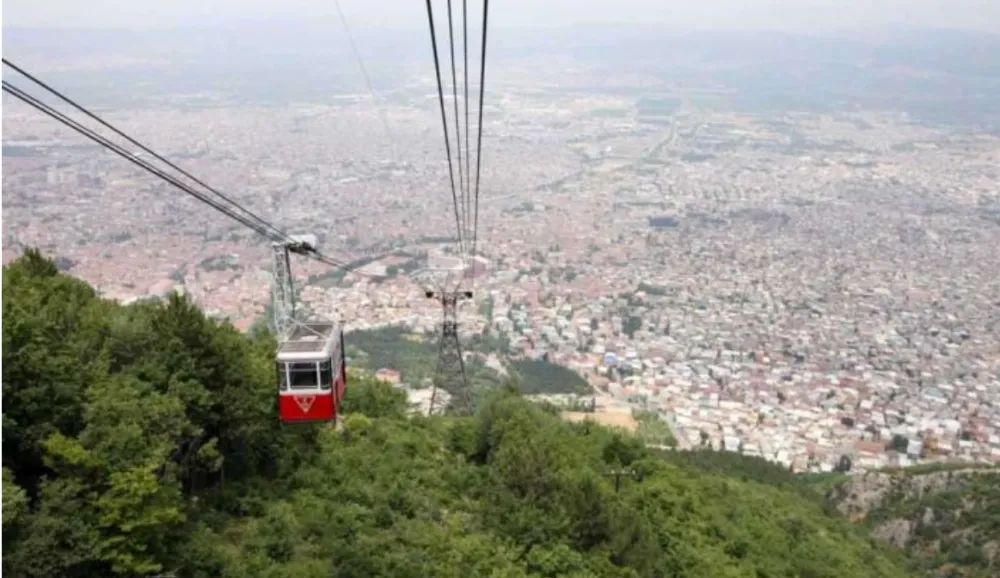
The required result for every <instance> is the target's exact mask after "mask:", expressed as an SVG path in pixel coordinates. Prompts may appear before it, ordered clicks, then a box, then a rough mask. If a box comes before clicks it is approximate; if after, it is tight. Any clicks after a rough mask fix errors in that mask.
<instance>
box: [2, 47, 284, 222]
mask: <svg viewBox="0 0 1000 578" xmlns="http://www.w3.org/2000/svg"><path fill="white" fill-rule="evenodd" d="M3 63H4V64H6V65H7V66H9V67H11V68H13V69H14V70H16V71H17V72H19V73H21V74H22V75H24V76H25V77H26V78H27V79H29V80H31V81H32V82H34V83H35V84H37V85H38V86H40V87H42V88H44V89H45V90H46V91H48V92H50V93H52V94H54V95H55V96H56V97H58V98H59V99H61V100H62V101H64V102H66V103H68V104H69V105H71V106H72V107H73V108H75V109H77V110H79V111H80V112H82V113H83V114H85V115H87V116H89V117H90V118H92V119H94V120H96V121H97V122H99V123H101V124H102V125H103V126H105V127H107V128H109V129H111V130H112V131H114V132H115V134H117V135H119V136H121V137H122V138H124V139H125V140H127V141H128V142H130V143H132V144H133V145H135V146H137V147H139V148H140V149H142V150H143V151H145V152H147V153H149V154H150V155H152V156H153V157H154V158H156V159H157V160H159V161H161V162H163V163H164V164H166V165H167V166H169V167H170V168H172V169H174V170H175V171H177V172H179V173H181V174H182V175H184V176H185V177H187V178H189V179H191V180H192V181H194V182H195V183H197V184H198V185H201V186H202V187H204V188H205V189H207V190H209V191H211V192H212V193H214V194H215V195H218V197H219V198H221V199H222V200H224V201H226V202H228V203H230V204H232V205H233V206H234V207H236V209H238V210H240V211H242V212H243V213H245V215H246V216H247V218H248V219H250V220H252V221H255V222H256V223H258V225H259V226H260V227H263V228H264V229H267V230H270V231H271V234H272V235H273V236H276V237H278V238H279V239H282V240H288V239H289V237H288V235H286V234H285V233H283V232H282V231H281V230H280V229H278V228H277V227H275V226H274V225H272V224H270V223H268V222H267V221H265V220H264V219H262V218H260V217H258V216H257V215H255V214H253V213H252V212H250V211H249V210H248V209H246V208H244V207H243V206H242V205H240V204H239V203H237V202H236V201H234V200H232V199H230V198H229V197H227V196H226V195H224V194H223V193H222V192H220V191H219V190H218V189H216V188H214V187H212V186H211V185H208V184H206V183H205V182H204V181H202V180H201V179H199V178H197V177H195V176H194V175H192V174H191V173H189V172H187V171H186V170H184V169H182V168H180V167H179V166H177V165H176V164H174V163H172V162H170V161H169V160H167V159H165V158H163V157H162V156H161V155H159V154H157V153H156V152H155V151H153V150H152V149H150V148H149V147H147V146H146V145H144V144H142V143H140V142H139V141H137V140H135V139H134V138H132V137H130V136H129V135H127V134H125V133H124V132H122V131H120V130H118V129H117V128H115V127H114V126H112V125H111V124H110V123H108V122H106V121H105V120H104V119H102V118H100V117H99V116H97V115H96V114H94V113H92V112H90V111H89V110H87V109H86V108H85V107H83V106H82V105H80V104H78V103H77V102H76V101H74V100H73V99H71V98H69V97H68V96H66V95H65V94H63V93H61V92H60V91H58V90H56V89H55V88H52V87H51V86H49V85H48V84H46V83H45V82H43V81H41V80H40V79H38V78H37V77H35V76H34V75H32V74H30V73H28V72H27V71H25V70H24V69H23V68H21V67H19V66H17V65H16V64H14V63H12V62H10V61H9V60H7V59H6V58H4V59H3ZM53 110H54V109H53ZM67 118H68V117H67Z"/></svg>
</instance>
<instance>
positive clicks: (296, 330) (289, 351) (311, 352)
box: [278, 321, 340, 361]
mask: <svg viewBox="0 0 1000 578" xmlns="http://www.w3.org/2000/svg"><path fill="white" fill-rule="evenodd" d="M339 334H340V328H339V327H338V325H337V324H336V323H333V322H331V321H325V322H310V323H296V324H294V325H292V328H291V331H290V332H289V334H288V335H287V336H285V337H284V338H283V339H281V341H280V343H279V345H278V361H307V360H321V359H324V358H329V357H331V356H332V355H333V352H334V349H335V348H336V346H337V343H338V341H339Z"/></svg>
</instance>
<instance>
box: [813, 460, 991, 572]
mask: <svg viewBox="0 0 1000 578" xmlns="http://www.w3.org/2000/svg"><path fill="white" fill-rule="evenodd" d="M828 498H829V499H830V500H831V501H832V502H833V503H834V504H835V505H836V507H837V508H838V509H839V510H840V511H841V512H843V513H844V514H845V515H848V516H850V517H851V518H853V519H856V520H864V522H865V524H866V525H868V526H869V527H870V528H871V531H872V534H873V535H874V536H875V537H877V538H879V539H881V540H884V541H886V542H888V543H890V544H892V545H893V546H896V547H898V548H902V549H905V550H906V551H907V552H908V553H909V554H910V555H911V557H912V559H913V562H914V566H915V567H916V568H918V569H919V570H922V571H923V572H924V573H926V574H927V575H932V576H954V577H964V578H987V577H991V576H996V575H997V574H998V573H1000V468H995V467H994V468H985V467H975V466H967V467H964V468H960V469H959V468H942V469H934V468H930V469H927V468H913V469H909V470H900V471H895V472H872V473H869V474H866V475H863V476H859V477H857V478H852V479H850V480H848V481H846V482H844V483H842V484H840V485H838V486H836V487H834V488H833V489H832V490H831V491H830V493H829V494H828Z"/></svg>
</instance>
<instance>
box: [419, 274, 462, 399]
mask: <svg viewBox="0 0 1000 578" xmlns="http://www.w3.org/2000/svg"><path fill="white" fill-rule="evenodd" d="M427 298H428V299H437V300H438V301H439V302H440V303H441V308H442V320H441V337H440V345H439V349H438V364H437V371H435V373H434V382H433V386H432V389H431V403H430V409H429V410H428V414H431V413H433V412H434V403H435V401H437V399H436V398H437V390H438V388H441V389H443V390H445V391H447V392H449V393H450V394H452V395H453V396H456V395H461V397H462V402H463V404H464V409H465V412H467V413H472V411H473V407H472V399H471V397H470V395H469V381H468V378H467V377H466V374H465V360H464V359H463V357H462V344H461V342H460V341H459V339H458V301H459V300H460V299H471V298H472V292H471V291H437V292H435V291H428V292H427ZM453 405H454V404H453Z"/></svg>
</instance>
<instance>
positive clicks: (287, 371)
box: [276, 322, 347, 423]
mask: <svg viewBox="0 0 1000 578" xmlns="http://www.w3.org/2000/svg"><path fill="white" fill-rule="evenodd" d="M276 365H277V373H278V417H279V418H280V419H281V421H282V422H285V423H289V422H303V421H335V420H336V419H337V410H338V409H339V406H340V402H341V400H343V399H344V391H345V390H346V386H347V367H346V366H347V364H346V363H345V359H344V333H343V331H342V330H341V329H340V328H339V327H338V326H337V325H336V324H335V323H328V322H323V323H318V322H311V323H301V324H295V325H293V326H292V328H291V331H290V332H289V333H288V335H286V336H285V337H284V338H283V339H282V341H281V343H280V344H279V345H278V356H277V362H276Z"/></svg>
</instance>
